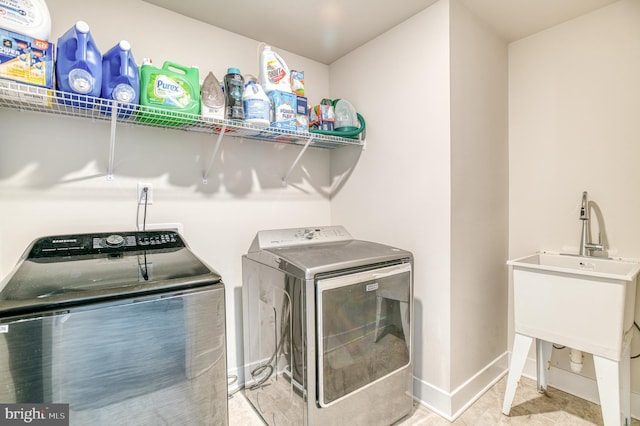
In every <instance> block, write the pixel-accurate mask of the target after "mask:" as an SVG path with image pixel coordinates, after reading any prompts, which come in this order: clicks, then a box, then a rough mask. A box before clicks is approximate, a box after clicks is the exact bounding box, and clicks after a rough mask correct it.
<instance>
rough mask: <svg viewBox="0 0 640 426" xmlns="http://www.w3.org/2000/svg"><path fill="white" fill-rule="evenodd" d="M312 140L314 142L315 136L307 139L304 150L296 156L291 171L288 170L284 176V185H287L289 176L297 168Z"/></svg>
mask: <svg viewBox="0 0 640 426" xmlns="http://www.w3.org/2000/svg"><path fill="white" fill-rule="evenodd" d="M311 142H313V136H311V137H310V138H309V139H308V140H307V143H305V144H304V146H303V147H302V150H301V151H300V153H299V154H298V156H297V157H296V159H295V161H294V162H293V164H292V165H291V167H289V171H287V174H285V175H284V177H283V178H282V186H286V185H287V180H288V179H289V176H291V172H293V169H295V167H296V165H297V164H298V162H300V159H301V158H302V156H303V155H304V153H305V151H306V150H307V148H309V145H311Z"/></svg>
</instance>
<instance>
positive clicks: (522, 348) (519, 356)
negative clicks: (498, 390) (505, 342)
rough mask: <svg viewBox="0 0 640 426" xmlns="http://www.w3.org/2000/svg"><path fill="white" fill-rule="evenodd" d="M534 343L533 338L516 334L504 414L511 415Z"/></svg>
mask: <svg viewBox="0 0 640 426" xmlns="http://www.w3.org/2000/svg"><path fill="white" fill-rule="evenodd" d="M532 343H533V337H529V336H524V335H522V334H518V333H516V336H515V339H514V341H513V350H512V351H511V364H510V365H509V376H508V377H507V389H506V390H505V393H504V403H503V404H502V412H503V413H504V414H506V415H509V412H510V411H511V404H513V397H514V396H515V394H516V388H517V387H518V381H519V380H520V376H522V371H523V370H524V364H525V362H526V361H527V355H528V354H529V348H531V344H532Z"/></svg>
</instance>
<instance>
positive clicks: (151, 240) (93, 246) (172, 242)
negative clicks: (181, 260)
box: [28, 230, 185, 258]
mask: <svg viewBox="0 0 640 426" xmlns="http://www.w3.org/2000/svg"><path fill="white" fill-rule="evenodd" d="M177 247H185V244H184V242H183V241H182V238H180V235H179V234H178V233H177V232H174V231H168V230H166V231H165V230H158V231H140V232H138V231H135V232H118V233H115V232H114V233H100V234H75V235H58V236H52V237H44V238H40V239H38V240H36V241H35V242H34V243H33V246H32V248H31V250H30V251H29V255H28V258H42V257H58V256H80V255H92V254H103V253H107V254H118V253H123V252H127V251H136V250H155V249H165V248H177Z"/></svg>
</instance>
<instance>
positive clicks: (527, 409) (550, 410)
mask: <svg viewBox="0 0 640 426" xmlns="http://www.w3.org/2000/svg"><path fill="white" fill-rule="evenodd" d="M505 387H506V377H505V378H503V379H502V380H500V381H499V382H498V383H496V384H495V385H494V386H493V387H492V388H490V389H489V390H487V392H485V393H484V395H482V396H481V397H480V398H479V399H478V400H477V401H476V402H475V403H474V404H473V405H471V406H470V407H469V408H468V409H467V410H465V412H464V413H462V414H461V415H460V416H459V417H458V418H457V419H456V420H455V421H454V422H453V423H451V422H449V421H447V420H446V419H444V418H443V417H441V416H439V415H437V414H436V413H434V412H432V411H431V410H429V409H428V408H426V407H424V406H422V405H420V404H416V405H415V406H414V410H413V411H412V413H411V414H410V415H409V416H408V417H406V418H404V419H402V420H401V421H399V422H398V423H396V424H395V425H394V426H450V425H454V426H502V425H515V426H519V425H523V426H524V425H526V426H594V425H596V426H598V425H602V424H603V423H602V414H601V411H600V406H599V405H598V404H594V403H592V402H589V401H585V400H583V399H580V398H578V397H575V396H573V395H570V394H567V393H566V392H562V391H560V390H557V389H554V388H549V389H547V392H546V393H545V394H540V393H538V390H537V389H536V383H535V381H534V380H531V379H527V378H525V377H523V378H521V380H520V382H519V383H518V388H517V390H516V395H515V398H514V403H513V405H512V407H511V412H510V414H509V416H506V415H504V414H502V401H503V399H504V392H505ZM263 425H264V423H263V422H262V420H261V419H260V417H259V416H258V414H257V413H256V412H255V411H254V410H253V408H252V407H251V404H249V402H248V401H247V400H246V399H245V398H244V396H243V395H242V392H238V393H236V394H234V395H233V396H232V397H231V398H229V426H263ZM301 426H302V425H301ZM332 426H342V425H332ZM631 426H640V421H639V420H636V419H632V422H631Z"/></svg>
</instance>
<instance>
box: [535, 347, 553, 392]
mask: <svg viewBox="0 0 640 426" xmlns="http://www.w3.org/2000/svg"><path fill="white" fill-rule="evenodd" d="M551 350H552V343H551V342H547V341H546V340H542V339H536V366H537V370H538V375H537V379H538V392H540V393H544V392H545V391H546V390H547V385H548V382H547V372H548V371H549V361H550V360H551Z"/></svg>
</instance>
